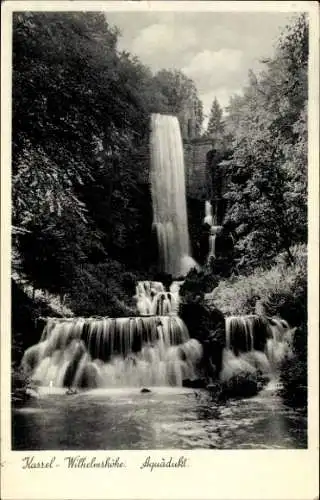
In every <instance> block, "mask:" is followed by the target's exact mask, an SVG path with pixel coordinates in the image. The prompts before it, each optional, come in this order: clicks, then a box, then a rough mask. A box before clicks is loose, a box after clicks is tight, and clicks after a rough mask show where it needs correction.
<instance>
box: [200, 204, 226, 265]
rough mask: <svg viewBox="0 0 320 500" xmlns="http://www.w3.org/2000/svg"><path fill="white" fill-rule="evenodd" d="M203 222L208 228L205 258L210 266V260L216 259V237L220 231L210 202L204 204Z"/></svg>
mask: <svg viewBox="0 0 320 500" xmlns="http://www.w3.org/2000/svg"><path fill="white" fill-rule="evenodd" d="M203 222H204V224H208V225H209V226H210V234H209V253H208V257H207V263H208V264H210V261H211V259H212V258H213V259H215V258H216V237H217V235H218V234H219V233H220V232H221V229H222V227H221V226H217V225H216V217H215V216H213V214H212V204H211V202H210V201H206V202H205V217H204V220H203Z"/></svg>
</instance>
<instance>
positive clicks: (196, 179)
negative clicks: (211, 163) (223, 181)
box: [183, 139, 212, 201]
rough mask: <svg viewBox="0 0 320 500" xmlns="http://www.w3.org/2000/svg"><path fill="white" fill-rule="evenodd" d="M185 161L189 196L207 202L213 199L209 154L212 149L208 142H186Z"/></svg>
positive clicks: (197, 140) (198, 140) (184, 146)
mask: <svg viewBox="0 0 320 500" xmlns="http://www.w3.org/2000/svg"><path fill="white" fill-rule="evenodd" d="M183 149H184V160H185V172H186V191H187V196H189V197H191V198H194V199H197V200H201V201H205V200H208V199H210V198H211V190H212V179H211V172H210V169H209V168H208V164H207V154H208V152H209V151H210V150H211V149H212V143H211V141H208V140H203V139H194V140H191V141H184V145H183Z"/></svg>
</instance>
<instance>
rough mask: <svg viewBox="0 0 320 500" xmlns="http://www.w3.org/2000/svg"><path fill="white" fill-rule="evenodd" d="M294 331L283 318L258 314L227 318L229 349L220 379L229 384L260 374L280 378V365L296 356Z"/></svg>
mask: <svg viewBox="0 0 320 500" xmlns="http://www.w3.org/2000/svg"><path fill="white" fill-rule="evenodd" d="M291 332H292V330H291V329H290V327H289V325H288V323H286V322H285V321H283V320H281V319H274V318H272V319H267V318H263V317H260V316H256V315H251V316H230V317H228V318H226V348H225V349H224V351H223V362H222V367H223V368H222V371H221V373H220V379H221V380H222V381H227V380H229V379H230V378H232V377H234V376H237V375H241V374H244V373H249V374H250V373H251V374H253V373H256V372H257V371H259V372H260V373H262V374H264V375H268V376H269V377H270V378H271V379H272V378H273V379H274V378H276V377H277V371H278V369H279V366H280V363H281V362H282V360H283V359H284V358H285V357H286V356H290V355H291V354H292V349H291V338H292V334H291ZM263 346H264V351H262V347H263Z"/></svg>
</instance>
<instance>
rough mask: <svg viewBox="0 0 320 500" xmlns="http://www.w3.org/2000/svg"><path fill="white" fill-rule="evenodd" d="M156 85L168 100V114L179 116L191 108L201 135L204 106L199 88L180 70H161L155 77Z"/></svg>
mask: <svg viewBox="0 0 320 500" xmlns="http://www.w3.org/2000/svg"><path fill="white" fill-rule="evenodd" d="M154 81H155V85H156V87H157V88H158V89H159V91H160V92H161V94H162V95H163V96H164V97H165V99H166V108H167V112H169V113H172V114H174V115H179V114H180V113H181V112H182V111H183V110H184V108H186V107H188V106H191V107H192V108H193V111H194V115H195V128H196V130H197V131H198V132H199V133H200V131H201V127H202V122H203V105H202V102H201V100H200V99H199V96H198V91H197V88H196V86H195V84H194V82H193V80H191V78H188V77H187V76H186V75H185V74H184V73H183V72H182V71H180V70H161V71H159V72H158V73H157V74H156V75H155V77H154Z"/></svg>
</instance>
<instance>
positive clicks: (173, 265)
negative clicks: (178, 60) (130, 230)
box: [150, 114, 195, 277]
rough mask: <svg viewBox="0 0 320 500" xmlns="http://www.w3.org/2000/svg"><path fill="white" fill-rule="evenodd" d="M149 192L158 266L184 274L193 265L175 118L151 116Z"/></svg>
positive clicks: (181, 149)
mask: <svg viewBox="0 0 320 500" xmlns="http://www.w3.org/2000/svg"><path fill="white" fill-rule="evenodd" d="M150 149H151V193H152V206H153V228H154V230H155V232H156V234H157V240H158V247H159V268H160V270H161V271H165V272H167V273H170V274H172V275H173V276H176V277H177V276H183V275H185V274H186V273H187V272H188V271H189V270H190V269H191V268H192V267H194V265H195V261H194V260H193V259H192V258H191V250H190V241H189V231H188V219H187V207H186V191H185V171H184V153H183V144H182V139H181V132H180V125H179V122H178V119H177V117H175V116H166V115H160V114H153V115H152V116H151V137H150Z"/></svg>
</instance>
